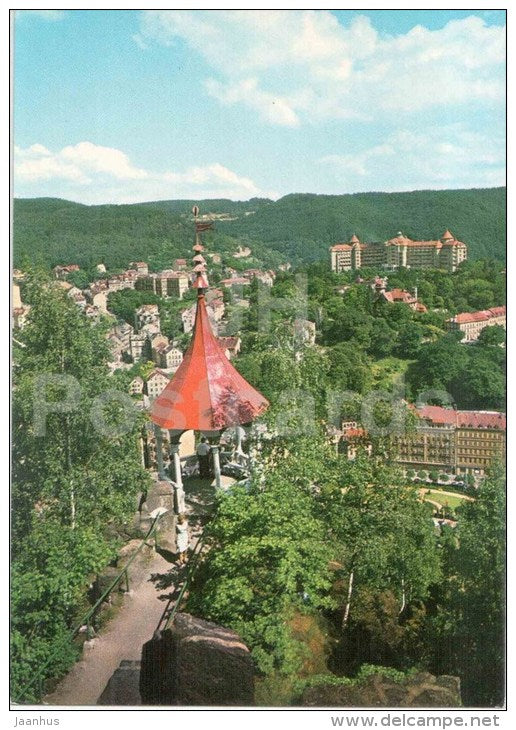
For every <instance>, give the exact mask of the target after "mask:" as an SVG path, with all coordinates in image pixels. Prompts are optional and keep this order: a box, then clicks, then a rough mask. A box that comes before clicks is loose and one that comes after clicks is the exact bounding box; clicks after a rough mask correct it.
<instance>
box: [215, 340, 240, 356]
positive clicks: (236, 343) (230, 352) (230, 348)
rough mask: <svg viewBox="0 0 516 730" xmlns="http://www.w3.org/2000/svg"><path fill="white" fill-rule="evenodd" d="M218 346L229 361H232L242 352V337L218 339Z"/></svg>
mask: <svg viewBox="0 0 516 730" xmlns="http://www.w3.org/2000/svg"><path fill="white" fill-rule="evenodd" d="M217 344H218V345H219V347H220V348H221V350H222V352H223V353H224V354H225V356H226V357H227V359H228V360H232V359H233V358H234V357H236V356H237V355H238V353H239V352H240V348H241V347H242V340H241V339H240V337H217Z"/></svg>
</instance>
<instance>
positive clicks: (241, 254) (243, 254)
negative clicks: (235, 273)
mask: <svg viewBox="0 0 516 730" xmlns="http://www.w3.org/2000/svg"><path fill="white" fill-rule="evenodd" d="M250 255H251V249H250V248H249V246H239V247H238V250H237V251H235V253H234V254H233V258H234V259H245V258H247V257H248V256H250Z"/></svg>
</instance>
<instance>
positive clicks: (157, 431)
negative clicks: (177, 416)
mask: <svg viewBox="0 0 516 730" xmlns="http://www.w3.org/2000/svg"><path fill="white" fill-rule="evenodd" d="M154 435H155V437H156V463H157V465H158V478H159V479H165V478H166V474H165V469H164V466H163V434H162V433H161V428H160V427H159V426H158V425H157V424H154Z"/></svg>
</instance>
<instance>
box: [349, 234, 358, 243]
mask: <svg viewBox="0 0 516 730" xmlns="http://www.w3.org/2000/svg"><path fill="white" fill-rule="evenodd" d="M349 242H350V243H360V239H359V238H358V237H357V236H356V235H355V234H353V235H352V236H351V238H350V239H349Z"/></svg>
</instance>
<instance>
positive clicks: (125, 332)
mask: <svg viewBox="0 0 516 730" xmlns="http://www.w3.org/2000/svg"><path fill="white" fill-rule="evenodd" d="M110 334H113V335H116V337H118V339H119V340H120V341H121V342H122V345H123V347H124V350H125V351H127V352H129V350H130V342H131V336H132V335H133V334H134V327H132V326H131V325H130V324H129V323H128V322H125V321H124V320H119V321H118V322H117V323H116V324H115V325H114V326H113V327H112V328H111V330H110Z"/></svg>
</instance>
